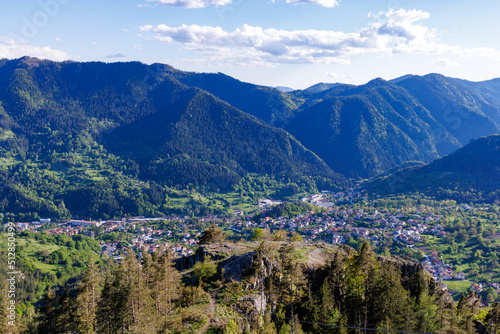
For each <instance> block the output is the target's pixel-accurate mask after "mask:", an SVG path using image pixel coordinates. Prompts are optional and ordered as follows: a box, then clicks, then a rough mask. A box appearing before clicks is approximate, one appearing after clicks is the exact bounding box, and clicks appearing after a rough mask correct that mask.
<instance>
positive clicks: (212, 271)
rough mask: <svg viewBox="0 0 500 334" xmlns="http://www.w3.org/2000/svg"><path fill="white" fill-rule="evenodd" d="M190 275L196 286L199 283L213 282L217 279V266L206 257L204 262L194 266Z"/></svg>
mask: <svg viewBox="0 0 500 334" xmlns="http://www.w3.org/2000/svg"><path fill="white" fill-rule="evenodd" d="M192 275H193V276H194V279H195V281H196V284H199V283H200V282H201V281H203V282H205V283H210V282H213V281H215V280H216V279H217V264H216V263H215V262H214V261H212V260H211V259H210V257H209V256H207V257H205V261H203V262H198V263H196V264H195V265H194V267H193V273H192Z"/></svg>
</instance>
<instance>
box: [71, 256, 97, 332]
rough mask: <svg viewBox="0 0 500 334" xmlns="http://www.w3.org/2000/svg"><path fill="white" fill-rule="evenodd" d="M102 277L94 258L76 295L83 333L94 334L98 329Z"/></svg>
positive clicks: (77, 315) (78, 321) (77, 319)
mask: <svg viewBox="0 0 500 334" xmlns="http://www.w3.org/2000/svg"><path fill="white" fill-rule="evenodd" d="M101 282H102V277H101V274H100V273H99V268H98V266H97V265H96V264H95V262H94V260H93V258H92V261H91V263H90V265H89V266H88V267H87V270H86V271H85V273H84V274H83V277H82V280H81V282H80V284H79V287H78V295H77V297H76V310H75V311H76V322H77V328H78V330H79V331H80V332H81V333H83V334H94V333H96V330H97V317H96V314H97V305H98V302H99V298H100V294H101V286H100V285H101Z"/></svg>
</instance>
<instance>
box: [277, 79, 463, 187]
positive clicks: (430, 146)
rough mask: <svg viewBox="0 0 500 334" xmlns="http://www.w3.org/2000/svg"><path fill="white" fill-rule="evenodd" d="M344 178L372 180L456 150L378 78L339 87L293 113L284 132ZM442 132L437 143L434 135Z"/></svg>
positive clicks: (424, 114)
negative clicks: (401, 166)
mask: <svg viewBox="0 0 500 334" xmlns="http://www.w3.org/2000/svg"><path fill="white" fill-rule="evenodd" d="M286 129H287V130H288V131H289V132H290V133H292V134H293V135H294V136H295V137H296V138H297V139H299V140H300V141H301V142H302V143H303V144H304V145H305V146H306V147H308V148H310V149H311V150H313V151H314V152H316V153H317V154H318V155H319V156H320V157H321V158H322V159H323V160H325V162H326V163H327V164H328V165H329V166H330V167H332V168H333V169H334V170H337V171H339V172H341V173H344V174H346V175H349V176H361V177H372V176H375V175H377V174H378V173H381V172H383V171H386V170H388V169H390V168H392V167H395V166H397V165H399V164H401V163H403V162H406V161H413V160H420V161H427V162H428V161H431V160H433V159H435V158H437V157H439V156H440V155H442V154H444V153H449V152H451V151H453V150H454V149H457V148H458V147H460V143H459V142H458V141H457V140H456V139H455V138H453V137H452V136H451V135H449V134H447V133H446V131H445V130H444V129H443V127H442V126H441V125H440V124H439V123H437V122H436V120H435V119H434V118H433V117H432V116H431V115H430V114H429V112H428V111H427V110H426V109H425V108H423V107H422V106H421V105H420V104H419V103H418V102H417V101H416V100H415V99H414V98H412V97H411V96H410V95H409V94H408V93H407V92H406V91H405V90H404V89H402V88H400V87H398V86H396V85H393V84H391V83H389V82H386V81H383V80H381V79H377V80H373V81H371V82H369V83H368V84H366V85H364V86H359V87H355V88H349V89H344V90H343V91H340V92H339V95H338V96H337V97H333V98H330V99H327V100H325V101H323V102H321V103H318V104H316V105H314V106H312V107H310V108H308V109H306V110H304V111H302V112H300V113H299V114H298V116H297V117H296V118H295V119H293V120H292V121H291V122H290V124H289V126H288V127H287V128H286ZM436 131H441V132H442V133H444V134H445V136H444V139H445V140H443V142H436V141H435V138H434V133H435V132H436Z"/></svg>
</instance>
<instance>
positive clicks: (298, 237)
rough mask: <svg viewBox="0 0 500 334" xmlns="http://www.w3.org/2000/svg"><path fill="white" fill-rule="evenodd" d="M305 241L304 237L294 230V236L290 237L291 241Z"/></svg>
mask: <svg viewBox="0 0 500 334" xmlns="http://www.w3.org/2000/svg"><path fill="white" fill-rule="evenodd" d="M302 241H304V238H302V236H301V235H300V234H299V233H297V232H292V236H291V237H290V242H302Z"/></svg>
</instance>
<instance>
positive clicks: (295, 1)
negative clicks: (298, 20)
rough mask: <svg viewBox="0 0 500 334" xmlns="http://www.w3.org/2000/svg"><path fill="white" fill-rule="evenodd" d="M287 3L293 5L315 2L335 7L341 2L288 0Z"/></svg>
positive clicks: (329, 0)
mask: <svg viewBox="0 0 500 334" xmlns="http://www.w3.org/2000/svg"><path fill="white" fill-rule="evenodd" d="M286 3H289V4H292V5H300V4H315V5H320V6H323V7H326V8H333V7H336V6H338V5H339V4H340V0H338V1H337V0H286Z"/></svg>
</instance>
